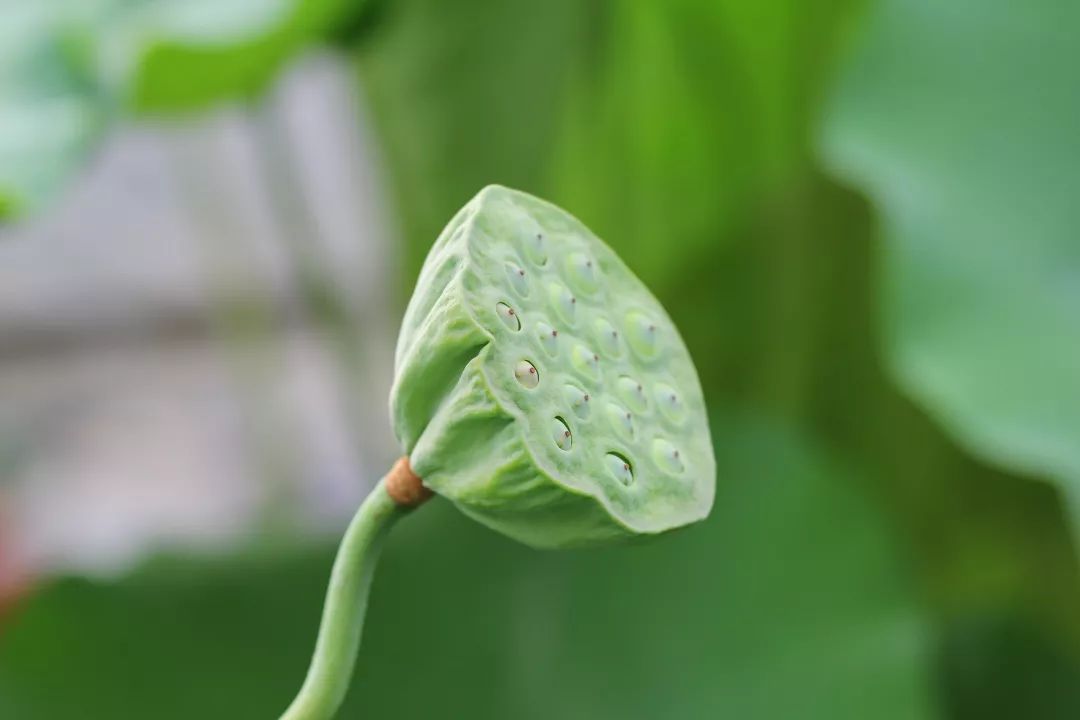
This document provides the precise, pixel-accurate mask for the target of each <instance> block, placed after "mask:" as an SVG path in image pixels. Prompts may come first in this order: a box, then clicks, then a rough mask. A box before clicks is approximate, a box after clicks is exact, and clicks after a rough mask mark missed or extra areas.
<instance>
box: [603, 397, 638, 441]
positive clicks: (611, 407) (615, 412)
mask: <svg viewBox="0 0 1080 720" xmlns="http://www.w3.org/2000/svg"><path fill="white" fill-rule="evenodd" d="M607 417H608V421H609V422H610V423H611V427H612V428H614V429H615V432H616V433H617V434H618V435H619V437H621V438H622V439H623V440H633V439H634V415H633V413H631V412H630V411H628V410H627V409H626V408H624V407H623V406H622V405H617V404H615V403H608V406H607Z"/></svg>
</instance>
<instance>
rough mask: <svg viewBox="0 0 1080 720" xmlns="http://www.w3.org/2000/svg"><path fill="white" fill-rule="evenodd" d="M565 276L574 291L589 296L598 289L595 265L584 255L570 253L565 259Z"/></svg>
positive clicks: (598, 282) (597, 275) (598, 283)
mask: <svg viewBox="0 0 1080 720" xmlns="http://www.w3.org/2000/svg"><path fill="white" fill-rule="evenodd" d="M566 274H567V277H568V278H569V280H570V284H571V285H573V286H574V289H575V290H578V291H579V292H583V293H585V294H586V295H591V294H592V293H594V292H596V291H597V290H598V289H599V287H600V281H599V274H598V273H597V271H596V263H594V262H593V261H592V258H590V257H589V256H588V255H586V254H584V253H572V254H571V255H570V257H568V258H567V259H566Z"/></svg>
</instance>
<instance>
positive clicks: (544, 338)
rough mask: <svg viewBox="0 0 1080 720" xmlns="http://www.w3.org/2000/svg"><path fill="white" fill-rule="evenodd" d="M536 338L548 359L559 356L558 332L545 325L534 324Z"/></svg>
mask: <svg viewBox="0 0 1080 720" xmlns="http://www.w3.org/2000/svg"><path fill="white" fill-rule="evenodd" d="M536 338H537V340H539V341H540V345H541V346H543V348H544V352H546V353H547V354H548V355H549V356H550V357H555V356H556V355H558V354H559V331H558V330H556V329H555V328H553V327H551V326H550V325H548V324H547V323H543V322H542V323H537V324H536Z"/></svg>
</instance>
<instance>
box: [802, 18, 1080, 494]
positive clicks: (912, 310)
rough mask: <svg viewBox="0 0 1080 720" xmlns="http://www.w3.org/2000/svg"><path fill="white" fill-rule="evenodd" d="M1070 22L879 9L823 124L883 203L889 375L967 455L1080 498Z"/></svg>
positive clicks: (1077, 215) (1077, 162)
mask: <svg viewBox="0 0 1080 720" xmlns="http://www.w3.org/2000/svg"><path fill="white" fill-rule="evenodd" d="M1078 24H1080V5H1077V4H1076V3H1062V2H1057V1H1056V0H1036V1H1035V2H1030V3H1019V4H1018V3H1008V2H1001V1H998V2H990V3H986V2H976V1H975V0H962V1H961V2H952V3H940V2H932V1H931V0H916V1H915V2H901V1H900V0H884V1H883V2H881V3H880V4H879V5H878V7H877V9H876V10H875V11H874V13H873V14H872V15H871V16H870V19H869V23H868V27H867V34H866V37H865V38H863V42H862V43H861V44H860V45H859V48H858V52H856V53H855V54H854V55H853V56H852V57H851V59H850V61H849V63H848V65H847V68H846V71H845V72H844V75H843V80H842V82H841V83H840V85H839V88H838V90H837V93H836V96H835V99H834V102H833V103H832V105H831V108H830V111H829V113H828V114H827V116H826V122H825V129H824V137H823V147H824V152H825V155H826V156H827V158H828V159H829V161H830V162H831V163H832V165H833V166H834V167H835V169H836V171H837V172H838V173H840V174H842V175H844V176H845V177H847V178H849V179H851V180H852V181H854V182H856V183H858V184H859V185H861V186H862V187H863V188H865V189H866V191H867V192H868V193H869V194H870V195H871V196H872V198H873V199H874V201H875V202H876V203H877V204H878V206H879V208H880V210H881V212H882V215H883V220H882V226H883V228H882V229H883V233H884V237H885V247H884V271H885V273H886V277H885V287H884V310H885V322H886V331H885V332H886V340H887V344H886V351H887V354H888V361H889V363H890V364H891V366H892V370H893V372H894V373H895V375H896V377H897V378H898V380H899V382H900V383H901V385H902V386H903V387H904V388H905V389H906V391H907V392H909V393H910V394H911V395H912V396H913V397H915V398H916V399H917V400H918V401H919V402H921V403H923V404H924V405H925V406H926V407H927V408H928V409H929V410H930V411H931V412H932V413H933V414H934V415H936V416H937V417H938V418H939V419H940V420H941V421H942V422H943V423H944V424H945V425H946V426H947V427H948V428H949V430H950V431H951V432H953V433H954V434H955V435H956V436H957V437H958V438H959V439H960V440H961V441H962V442H963V443H964V444H965V445H967V446H968V447H969V448H971V449H972V450H973V451H974V452H976V453H978V454H979V455H981V456H983V457H985V458H988V459H990V460H992V461H994V462H997V463H1000V464H1002V465H1005V466H1007V467H1010V468H1013V469H1015V470H1019V471H1021V472H1025V473H1034V474H1039V475H1044V476H1050V477H1054V478H1057V479H1060V480H1066V481H1070V480H1071V481H1072V482H1073V483H1074V485H1073V487H1074V488H1076V489H1080V484H1077V483H1080V442H1078V438H1080V241H1078V236H1077V228H1080V203H1078V202H1077V201H1076V190H1077V188H1078V187H1080V135H1078V133H1077V128H1078V127H1080V85H1078V84H1077V82H1076V72H1075V70H1076V68H1077V66H1078V65H1080V45H1078V44H1077V43H1076V41H1075V38H1074V36H1073V35H1074V33H1073V32H1072V29H1073V28H1075V27H1077V26H1078Z"/></svg>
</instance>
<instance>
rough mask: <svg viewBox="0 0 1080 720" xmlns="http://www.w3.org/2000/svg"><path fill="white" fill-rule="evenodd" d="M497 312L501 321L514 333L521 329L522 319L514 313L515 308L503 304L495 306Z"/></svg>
mask: <svg viewBox="0 0 1080 720" xmlns="http://www.w3.org/2000/svg"><path fill="white" fill-rule="evenodd" d="M495 312H497V313H498V314H499V319H500V320H502V321H503V325H506V327H508V328H510V329H511V330H513V331H514V332H517V331H518V330H520V329H521V318H519V317H518V316H517V313H516V312H514V308H512V307H510V306H509V305H507V304H506V303H502V302H501V303H498V304H497V305H496V306H495Z"/></svg>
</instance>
